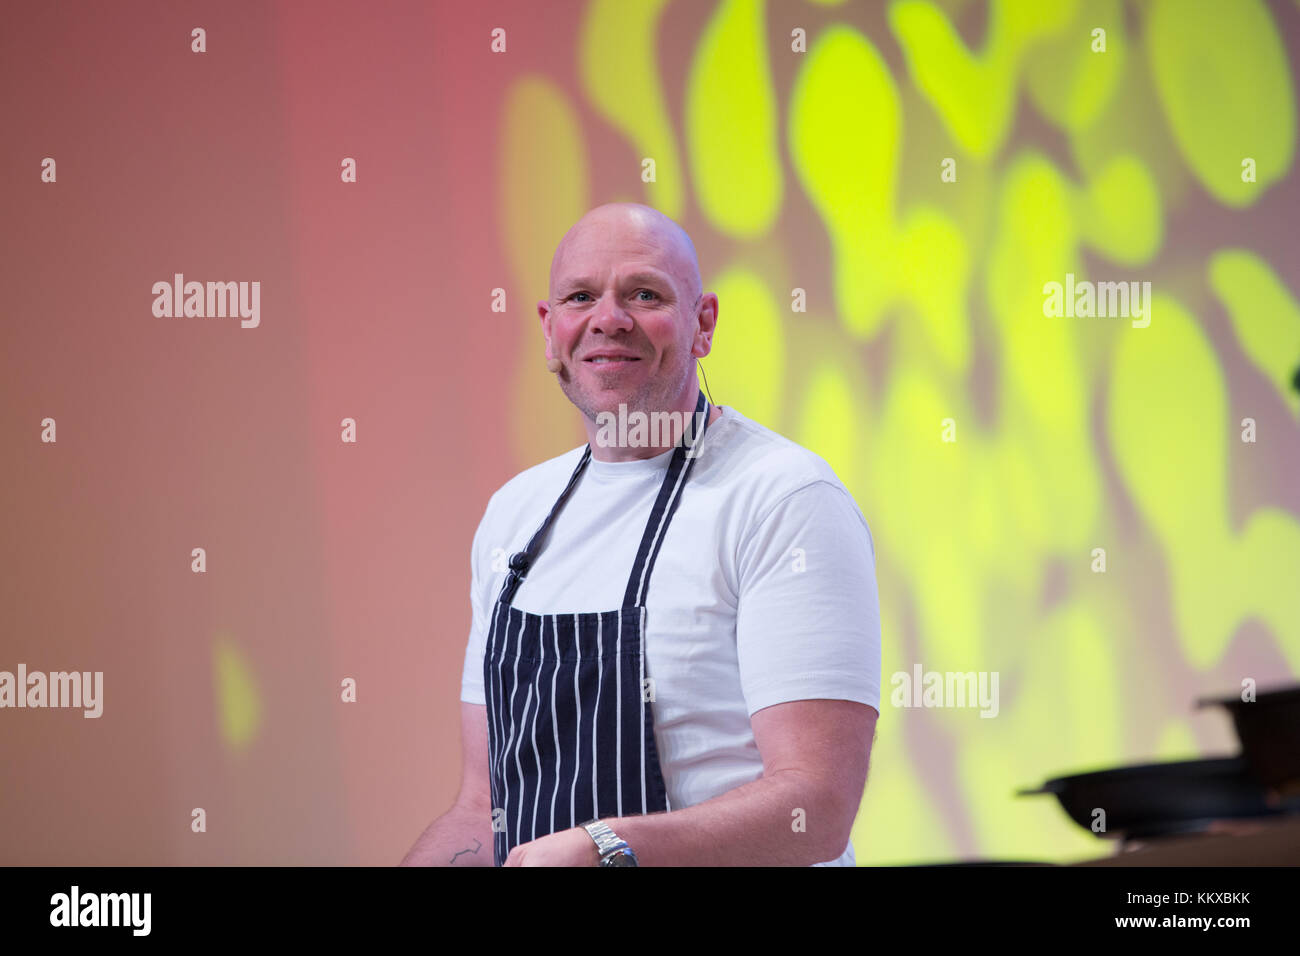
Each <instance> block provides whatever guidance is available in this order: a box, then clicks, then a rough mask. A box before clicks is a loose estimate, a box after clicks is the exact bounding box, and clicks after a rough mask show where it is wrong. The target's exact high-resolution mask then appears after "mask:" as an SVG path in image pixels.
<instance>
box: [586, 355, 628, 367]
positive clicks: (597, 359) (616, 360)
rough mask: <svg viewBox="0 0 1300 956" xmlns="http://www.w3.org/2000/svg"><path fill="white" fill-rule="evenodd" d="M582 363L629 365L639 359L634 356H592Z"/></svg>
mask: <svg viewBox="0 0 1300 956" xmlns="http://www.w3.org/2000/svg"><path fill="white" fill-rule="evenodd" d="M583 361H584V362H586V363H588V364H590V365H629V364H631V363H632V362H639V361H641V359H640V357H639V356H636V355H592V356H589V357H587V358H585V359H583Z"/></svg>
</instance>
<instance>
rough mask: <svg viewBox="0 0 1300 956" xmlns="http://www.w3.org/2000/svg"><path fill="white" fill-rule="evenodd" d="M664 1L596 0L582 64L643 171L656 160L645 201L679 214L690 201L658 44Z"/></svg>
mask: <svg viewBox="0 0 1300 956" xmlns="http://www.w3.org/2000/svg"><path fill="white" fill-rule="evenodd" d="M664 6H665V0H644V2H641V3H627V2H625V0H593V2H592V4H591V6H590V7H589V8H588V9H587V15H586V17H585V18H584V19H583V21H582V33H581V36H580V37H579V38H578V63H579V66H580V68H581V71H582V87H583V89H584V90H585V91H586V94H587V97H588V99H590V100H591V102H592V104H593V105H594V106H595V107H596V109H597V110H598V111H599V112H600V114H601V115H602V116H604V118H605V119H606V120H607V121H608V122H609V123H610V125H612V126H613V127H614V128H615V129H617V130H619V132H621V133H622V134H623V135H624V136H625V137H626V138H627V141H628V142H629V143H630V144H632V148H633V149H634V150H635V151H636V154H635V156H633V157H631V158H632V159H633V160H634V161H635V162H636V164H637V168H638V170H639V169H640V166H641V162H642V160H643V159H645V158H647V157H648V158H651V159H653V160H654V161H655V181H654V182H652V183H646V187H645V189H646V197H647V198H646V200H645V201H646V202H648V203H649V204H650V205H652V206H654V207H655V208H656V209H658V210H659V211H660V212H662V213H663V214H664V215H665V216H668V217H669V218H671V219H678V218H680V217H681V215H682V213H683V211H684V207H685V202H686V192H685V189H684V188H683V185H682V181H683V169H682V163H681V153H680V150H679V148H678V144H677V134H676V132H674V130H673V125H672V121H671V120H670V119H669V117H668V107H667V104H666V103H665V101H664V91H663V85H662V83H661V82H660V79H659V69H658V66H657V63H656V59H655V48H654V41H655V37H657V36H658V29H657V27H658V21H659V15H660V14H661V13H662V12H663V8H664ZM549 141H550V140H548V142H549ZM638 175H639V173H638Z"/></svg>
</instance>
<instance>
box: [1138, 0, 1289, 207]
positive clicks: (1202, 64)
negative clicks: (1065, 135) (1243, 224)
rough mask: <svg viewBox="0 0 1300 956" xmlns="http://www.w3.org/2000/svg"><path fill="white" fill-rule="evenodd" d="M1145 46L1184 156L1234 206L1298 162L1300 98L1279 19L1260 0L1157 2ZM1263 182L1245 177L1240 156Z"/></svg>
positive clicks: (1250, 200)
mask: <svg viewBox="0 0 1300 956" xmlns="http://www.w3.org/2000/svg"><path fill="white" fill-rule="evenodd" d="M1146 41H1147V51H1148V53H1149V55H1150V58H1151V69H1152V73H1153V75H1154V78H1155V84H1156V89H1157V90H1158V91H1159V94H1160V101H1161V103H1162V104H1163V105H1164V108H1165V112H1166V114H1167V115H1168V119H1169V124H1170V126H1171V127H1172V128H1173V132H1174V137H1175V138H1176V139H1177V141H1178V145H1179V147H1180V148H1181V150H1182V153H1183V158H1184V159H1186V161H1187V164H1188V165H1189V166H1191V168H1192V170H1193V171H1194V172H1195V173H1196V176H1197V178H1198V179H1199V180H1200V182H1201V185H1202V186H1204V187H1205V189H1206V190H1207V191H1208V192H1209V193H1210V195H1212V196H1214V197H1215V198H1216V199H1218V200H1219V202H1221V203H1223V204H1224V205H1227V206H1236V207H1242V206H1249V205H1251V204H1253V203H1255V202H1256V201H1258V199H1259V197H1260V196H1261V195H1262V194H1263V192H1264V190H1265V189H1266V188H1267V187H1268V186H1269V185H1270V184H1272V183H1273V182H1275V181H1277V180H1279V179H1281V178H1282V177H1283V176H1284V175H1285V174H1286V171H1287V170H1288V169H1289V168H1290V167H1291V154H1292V151H1293V150H1294V148H1295V100H1294V99H1293V96H1292V92H1291V90H1292V79H1291V73H1290V70H1288V69H1287V61H1286V51H1285V49H1284V48H1283V46H1282V41H1281V40H1280V39H1279V37H1278V33H1277V25H1276V24H1275V23H1274V22H1273V18H1272V16H1270V14H1269V12H1268V8H1267V7H1266V6H1265V5H1264V4H1263V3H1260V2H1259V0H1238V2H1234V3H1233V4H1232V6H1231V8H1230V12H1229V10H1228V8H1225V7H1224V5H1223V4H1222V3H1217V2H1215V0H1155V2H1154V3H1152V4H1151V7H1150V15H1149V20H1148V22H1147V30H1146ZM1246 157H1249V158H1252V159H1254V160H1255V162H1256V164H1257V165H1256V173H1255V175H1256V178H1257V182H1253V183H1250V182H1243V181H1242V176H1241V173H1242V166H1241V163H1242V159H1243V158H1246Z"/></svg>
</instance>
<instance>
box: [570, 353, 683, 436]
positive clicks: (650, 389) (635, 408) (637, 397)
mask: <svg viewBox="0 0 1300 956" xmlns="http://www.w3.org/2000/svg"><path fill="white" fill-rule="evenodd" d="M641 361H643V362H644V361H647V359H642V360H641ZM690 369H691V366H690V363H689V362H688V363H686V364H684V365H683V366H682V367H681V369H679V370H677V371H675V372H674V373H673V374H672V375H670V376H665V374H662V373H661V374H660V375H658V376H656V377H654V378H652V379H649V380H647V381H645V382H642V383H641V385H640V386H639V387H638V388H637V389H636V391H634V392H632V393H631V394H630V395H615V394H613V393H610V394H609V396H608V397H607V398H603V399H602V398H595V397H593V396H592V395H591V394H590V393H589V392H588V391H587V390H586V388H585V387H583V386H580V385H579V384H578V383H576V382H575V381H574V380H573V378H572V377H571V376H568V375H561V376H560V389H561V390H562V391H563V392H564V394H565V397H566V398H568V399H569V401H570V402H572V403H573V405H574V407H575V408H577V409H578V411H580V412H582V414H583V415H585V416H586V417H587V418H588V419H589V420H590V421H591V422H593V423H594V424H599V422H600V420H599V419H598V418H597V416H598V415H599V414H601V413H602V412H608V413H610V414H612V415H617V414H618V406H619V404H620V403H622V404H626V405H627V411H628V413H629V414H631V413H632V412H643V413H645V414H646V415H650V414H651V413H653V412H662V411H666V410H667V409H668V406H669V404H670V403H671V402H673V401H676V399H677V396H679V395H680V394H681V392H682V389H683V388H685V386H686V380H687V378H688V377H689V375H690Z"/></svg>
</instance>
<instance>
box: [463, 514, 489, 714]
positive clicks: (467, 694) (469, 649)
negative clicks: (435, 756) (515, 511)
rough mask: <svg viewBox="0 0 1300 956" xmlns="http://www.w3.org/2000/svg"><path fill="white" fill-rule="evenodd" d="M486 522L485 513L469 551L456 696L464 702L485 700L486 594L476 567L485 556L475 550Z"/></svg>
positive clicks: (475, 702)
mask: <svg viewBox="0 0 1300 956" xmlns="http://www.w3.org/2000/svg"><path fill="white" fill-rule="evenodd" d="M486 523H487V513H486V512H484V516H483V519H482V520H481V521H480V522H479V525H478V528H477V530H475V532H474V542H473V544H472V545H471V546H470V553H469V603H470V628H469V640H467V641H466V642H465V664H464V666H463V667H462V669H461V675H460V699H461V700H462V701H464V702H465V703H467V704H483V703H486V702H487V700H486V697H485V696H484V694H483V653H484V651H485V650H486V648H487V607H486V604H485V600H486V595H485V594H484V593H483V580H482V578H481V576H480V573H479V566H480V565H481V564H482V563H483V561H484V560H485V557H486V556H485V555H483V554H481V553H480V551H479V546H480V544H481V538H482V535H483V526H484V525H485V524H486Z"/></svg>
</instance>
